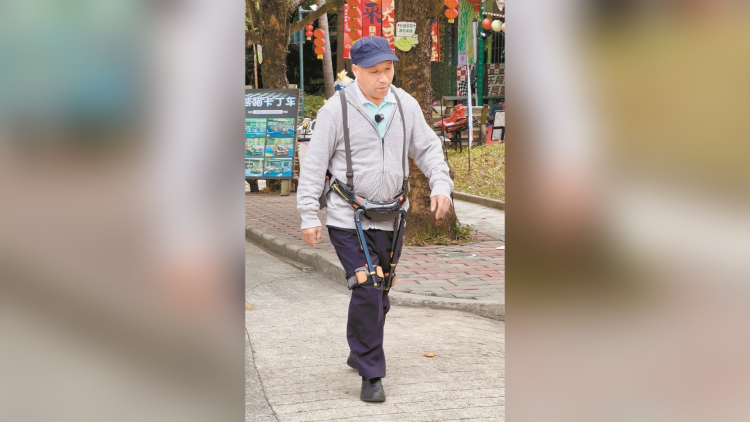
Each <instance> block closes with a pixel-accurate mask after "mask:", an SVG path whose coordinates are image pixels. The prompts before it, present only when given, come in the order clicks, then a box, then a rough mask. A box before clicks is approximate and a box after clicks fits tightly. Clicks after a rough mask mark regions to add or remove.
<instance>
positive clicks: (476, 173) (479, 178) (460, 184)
mask: <svg viewBox="0 0 750 422" xmlns="http://www.w3.org/2000/svg"><path fill="white" fill-rule="evenodd" d="M448 163H449V164H450V166H451V169H452V170H453V183H454V184H455V185H456V188H455V189H456V190H457V191H460V192H464V193H470V194H472V195H479V196H484V197H486V198H492V199H499V200H501V201H505V144H504V143H503V144H496V145H481V146H475V147H471V173H469V149H468V148H466V147H464V151H463V152H458V151H454V150H453V149H449V150H448Z"/></svg>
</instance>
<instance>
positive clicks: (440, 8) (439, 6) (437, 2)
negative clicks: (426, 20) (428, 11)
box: [430, 0, 444, 18]
mask: <svg viewBox="0 0 750 422" xmlns="http://www.w3.org/2000/svg"><path fill="white" fill-rule="evenodd" d="M433 2H434V4H435V9H434V10H435V11H434V12H432V16H430V17H431V18H436V17H438V16H440V14H441V13H442V12H443V5H444V2H443V1H441V0H433Z"/></svg>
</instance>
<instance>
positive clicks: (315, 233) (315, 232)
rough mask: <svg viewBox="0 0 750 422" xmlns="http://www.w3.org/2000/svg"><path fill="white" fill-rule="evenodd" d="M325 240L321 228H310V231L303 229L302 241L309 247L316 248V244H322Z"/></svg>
mask: <svg viewBox="0 0 750 422" xmlns="http://www.w3.org/2000/svg"><path fill="white" fill-rule="evenodd" d="M322 239H323V231H322V229H321V228H320V227H310V228H309V229H302V240H304V241H305V243H307V244H308V245H310V246H312V247H313V248H315V242H320V241H321V240H322Z"/></svg>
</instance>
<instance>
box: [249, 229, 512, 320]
mask: <svg viewBox="0 0 750 422" xmlns="http://www.w3.org/2000/svg"><path fill="white" fill-rule="evenodd" d="M245 238H246V239H248V240H249V241H251V242H253V243H255V244H256V245H258V246H259V247H260V248H262V249H265V250H267V251H270V252H273V253H275V254H277V255H281V256H283V257H285V258H289V259H293V260H295V261H297V262H301V263H303V264H305V265H309V266H311V267H314V268H315V269H316V270H317V271H318V273H320V274H322V275H324V276H326V277H328V278H329V279H331V280H333V281H335V282H337V283H339V284H341V285H344V286H345V285H346V283H345V281H344V277H345V273H344V269H343V268H342V267H341V264H340V263H339V259H338V257H337V256H336V255H335V254H333V253H330V252H325V251H313V250H311V249H310V248H308V247H306V246H304V247H303V246H300V245H292V244H289V243H286V242H285V241H284V240H282V239H280V238H278V237H277V236H274V235H271V234H267V233H264V232H263V231H262V230H258V229H256V228H254V227H250V226H245ZM388 295H389V297H390V299H391V303H392V304H394V305H401V306H413V307H427V308H436V309H452V310H458V311H465V312H470V313H473V314H476V315H480V316H483V317H486V318H491V319H496V320H501V321H504V320H505V304H504V303H501V302H499V301H496V300H468V299H453V298H446V297H438V296H422V295H415V294H411V293H403V292H397V291H395V290H392V291H391V292H390V293H389V294H388Z"/></svg>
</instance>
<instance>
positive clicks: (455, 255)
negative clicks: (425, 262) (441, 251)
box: [445, 252, 477, 258]
mask: <svg viewBox="0 0 750 422" xmlns="http://www.w3.org/2000/svg"><path fill="white" fill-rule="evenodd" d="M472 256H477V254H475V253H463V252H454V253H447V254H445V257H446V258H471V257H472Z"/></svg>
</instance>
